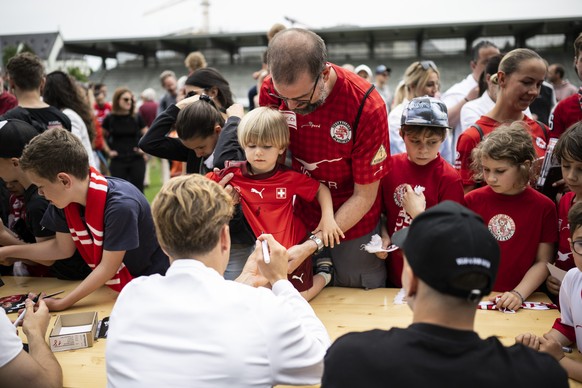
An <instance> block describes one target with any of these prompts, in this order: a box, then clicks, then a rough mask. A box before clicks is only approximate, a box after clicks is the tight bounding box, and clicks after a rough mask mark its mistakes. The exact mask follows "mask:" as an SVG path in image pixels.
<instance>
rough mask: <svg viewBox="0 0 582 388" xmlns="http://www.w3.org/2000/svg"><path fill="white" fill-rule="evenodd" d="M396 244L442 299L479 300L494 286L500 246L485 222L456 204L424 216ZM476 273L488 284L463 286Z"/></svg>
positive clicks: (436, 208)
mask: <svg viewBox="0 0 582 388" xmlns="http://www.w3.org/2000/svg"><path fill="white" fill-rule="evenodd" d="M392 243H393V244H395V245H397V246H398V247H400V248H401V249H402V250H403V251H404V254H405V256H406V259H407V261H408V263H409V264H410V267H411V268H412V270H413V272H414V273H415V274H416V276H418V277H419V278H420V279H421V280H422V281H423V282H425V283H426V284H428V285H429V286H430V287H432V288H434V289H435V290H437V291H439V292H441V293H443V294H449V295H453V296H456V297H459V298H464V299H469V300H473V301H475V300H480V299H481V298H482V297H483V296H485V295H487V294H489V293H490V292H491V289H492V287H493V284H494V283H495V278H496V276H497V269H498V268H499V256H500V253H499V244H498V243H497V240H495V238H494V237H493V235H492V234H491V232H489V229H488V228H487V226H486V225H485V224H484V223H483V219H482V218H481V217H480V216H479V215H477V214H475V213H474V212H472V211H471V210H469V209H467V208H465V207H464V206H462V205H460V204H458V203H457V202H453V201H444V202H441V203H439V204H438V205H436V206H433V207H431V208H430V209H428V210H426V211H425V212H423V213H421V214H420V215H418V216H417V217H416V218H415V219H414V220H413V221H412V223H411V225H410V227H408V228H404V229H401V230H399V231H397V232H395V233H394V235H393V236H392ZM471 273H475V274H483V275H484V277H483V278H484V279H485V281H484V282H481V284H477V283H475V284H463V283H462V282H459V281H458V280H459V277H461V276H462V275H466V274H471ZM465 283H466V282H465Z"/></svg>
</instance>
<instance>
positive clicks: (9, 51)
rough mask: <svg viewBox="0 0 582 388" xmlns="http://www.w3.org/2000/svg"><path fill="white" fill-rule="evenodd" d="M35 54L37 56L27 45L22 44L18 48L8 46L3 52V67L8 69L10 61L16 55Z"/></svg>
mask: <svg viewBox="0 0 582 388" xmlns="http://www.w3.org/2000/svg"><path fill="white" fill-rule="evenodd" d="M24 52H28V53H33V54H35V52H34V50H33V49H32V48H31V47H30V46H29V45H28V44H26V43H20V44H18V46H6V47H4V49H3V50H2V67H6V65H7V64H8V61H9V60H10V59H12V57H14V56H15V55H16V54H20V53H24Z"/></svg>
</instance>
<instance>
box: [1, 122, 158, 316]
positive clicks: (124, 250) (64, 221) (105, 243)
mask: <svg viewBox="0 0 582 388" xmlns="http://www.w3.org/2000/svg"><path fill="white" fill-rule="evenodd" d="M20 164H21V168H22V169H23V170H24V172H25V173H26V174H27V176H28V178H29V179H30V181H31V182H32V183H33V184H35V185H36V186H37V187H38V192H39V194H41V195H43V196H44V197H45V198H46V199H47V200H49V201H50V202H51V204H52V206H49V208H48V209H47V211H46V213H45V215H44V217H43V219H42V225H43V226H45V227H46V228H48V229H51V230H54V231H56V232H57V234H56V238H55V239H54V240H49V241H43V242H40V243H36V244H29V245H21V246H10V247H3V248H0V259H6V258H7V257H13V258H23V259H29V260H34V261H37V262H42V261H47V260H59V259H62V258H64V257H69V256H70V255H71V254H72V252H73V251H74V250H75V247H76V248H77V249H78V250H79V252H80V253H81V255H82V256H83V258H84V259H85V261H86V262H87V264H88V265H89V267H90V268H91V269H92V270H93V271H92V272H91V273H90V274H89V276H87V278H86V279H85V280H83V282H81V284H80V285H79V286H78V287H77V288H76V289H75V290H73V291H72V292H71V293H70V294H68V295H67V296H66V297H64V298H63V299H52V298H49V299H46V303H47V306H49V309H50V310H52V311H59V310H64V309H66V308H68V307H70V306H71V305H73V304H74V303H76V302H77V301H79V300H80V299H82V298H84V297H86V296H87V295H89V294H90V293H92V292H93V291H95V290H96V289H97V288H99V287H101V286H102V285H104V284H106V285H108V286H109V287H111V288H112V289H114V290H116V291H121V289H122V288H123V287H124V286H125V285H126V284H127V283H128V282H129V281H130V280H131V279H133V278H134V277H137V276H141V275H150V274H154V273H161V274H163V273H165V271H166V269H167V268H168V266H169V262H168V258H167V256H166V255H165V254H164V253H163V251H162V250H161V248H160V246H159V244H158V242H157V239H156V238H155V231H154V226H153V221H152V217H151V214H150V207H149V204H148V202H147V200H146V198H145V197H144V196H143V194H142V193H141V192H140V191H139V190H138V189H137V188H135V187H134V186H133V185H132V184H130V183H129V182H126V181H124V180H122V179H118V178H113V177H107V178H106V177H104V176H103V175H101V174H100V173H99V172H98V171H97V170H95V169H93V168H90V167H89V162H88V158H87V154H86V151H85V148H84V147H83V145H82V144H81V142H80V141H79V139H77V138H76V137H75V136H74V135H72V134H71V133H69V132H67V131H66V130H64V129H62V128H54V129H50V130H48V131H46V132H44V133H42V134H41V135H39V136H37V137H35V138H34V139H33V140H32V141H31V142H30V143H29V144H28V146H27V147H26V148H25V149H24V152H23V154H22V157H21V159H20Z"/></svg>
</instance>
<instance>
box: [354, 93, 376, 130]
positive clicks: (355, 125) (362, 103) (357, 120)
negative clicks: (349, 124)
mask: <svg viewBox="0 0 582 388" xmlns="http://www.w3.org/2000/svg"><path fill="white" fill-rule="evenodd" d="M374 89H375V87H374V85H370V88H369V89H368V91H367V92H366V94H364V98H362V102H361V103H360V109H358V114H357V115H356V121H354V129H353V130H352V135H353V136H352V138H353V139H354V141H355V140H356V130H357V129H358V124H359V123H360V116H361V115H362V111H363V110H364V103H365V102H366V99H367V98H368V96H369V95H370V93H372V90H374Z"/></svg>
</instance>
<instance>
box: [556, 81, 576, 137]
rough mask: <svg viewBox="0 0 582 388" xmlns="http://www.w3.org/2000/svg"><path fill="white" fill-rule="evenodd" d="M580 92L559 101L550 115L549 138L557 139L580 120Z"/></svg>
mask: <svg viewBox="0 0 582 388" xmlns="http://www.w3.org/2000/svg"><path fill="white" fill-rule="evenodd" d="M581 94H582V91H578V93H575V94H572V95H571V96H570V97H567V98H565V99H563V100H562V101H560V102H559V103H558V105H556V107H555V108H554V111H553V112H552V114H551V115H550V137H555V138H559V137H560V136H561V135H562V133H564V131H566V129H568V127H570V125H572V124H574V123H577V122H578V121H580V120H582V106H581V104H582V103H581V102H580V101H581V100H582V96H581Z"/></svg>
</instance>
